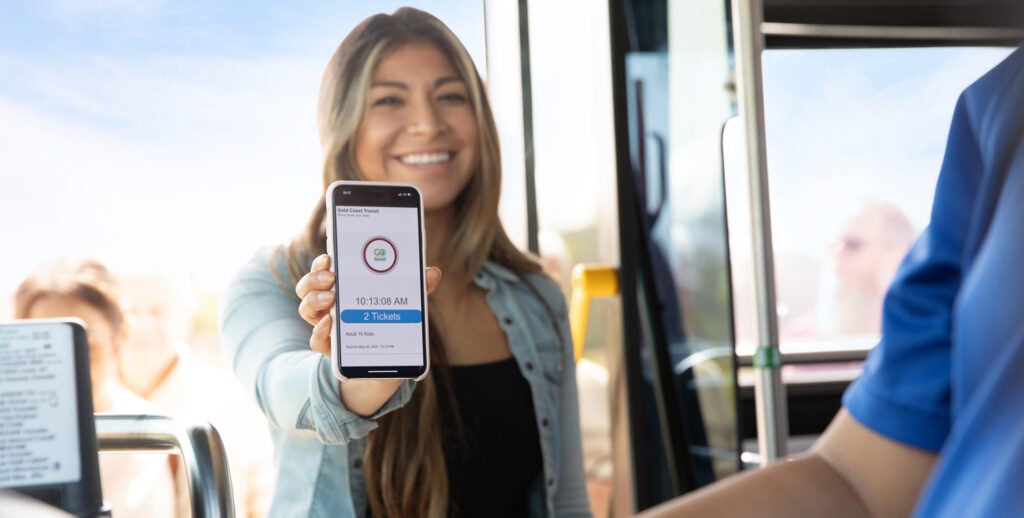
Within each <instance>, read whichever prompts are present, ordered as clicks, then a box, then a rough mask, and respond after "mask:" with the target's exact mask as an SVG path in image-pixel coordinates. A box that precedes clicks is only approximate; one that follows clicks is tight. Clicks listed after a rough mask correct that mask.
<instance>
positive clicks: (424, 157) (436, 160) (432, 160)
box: [398, 151, 455, 165]
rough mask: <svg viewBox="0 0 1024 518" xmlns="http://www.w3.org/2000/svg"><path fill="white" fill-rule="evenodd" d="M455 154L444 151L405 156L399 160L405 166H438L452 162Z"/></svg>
mask: <svg viewBox="0 0 1024 518" xmlns="http://www.w3.org/2000/svg"><path fill="white" fill-rule="evenodd" d="M454 156H455V153H452V152H451V151H444V152H440V153H417V154H414V155H404V156H400V157H398V160H399V161H400V162H402V163H403V164H405V165H437V164H444V163H447V162H450V161H451V159H452V157H454Z"/></svg>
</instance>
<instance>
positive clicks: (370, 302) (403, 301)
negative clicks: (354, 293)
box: [355, 297, 409, 307]
mask: <svg viewBox="0 0 1024 518" xmlns="http://www.w3.org/2000/svg"><path fill="white" fill-rule="evenodd" d="M355 301H356V304H358V305H360V306H375V307H381V306H408V305H409V297H356V298H355Z"/></svg>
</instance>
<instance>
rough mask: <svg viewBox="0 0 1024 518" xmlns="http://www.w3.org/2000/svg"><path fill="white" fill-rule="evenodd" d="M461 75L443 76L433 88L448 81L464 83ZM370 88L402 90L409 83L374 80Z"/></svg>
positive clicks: (407, 87) (435, 82) (407, 86)
mask: <svg viewBox="0 0 1024 518" xmlns="http://www.w3.org/2000/svg"><path fill="white" fill-rule="evenodd" d="M464 82H465V81H463V80H462V78H461V77H456V76H445V77H442V78H439V79H438V80H437V81H434V88H437V87H440V86H443V85H446V84H448V83H464ZM370 88H399V89H402V90H408V89H409V85H407V84H405V83H403V82H401V81H374V82H373V83H370Z"/></svg>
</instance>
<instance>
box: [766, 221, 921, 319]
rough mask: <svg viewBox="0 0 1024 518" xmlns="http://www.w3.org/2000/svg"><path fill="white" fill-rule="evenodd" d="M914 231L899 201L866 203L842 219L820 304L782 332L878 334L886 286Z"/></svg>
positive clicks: (826, 263)
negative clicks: (848, 217)
mask: <svg viewBox="0 0 1024 518" xmlns="http://www.w3.org/2000/svg"><path fill="white" fill-rule="evenodd" d="M916 234H917V231H916V230H915V229H914V225H913V224H912V223H911V222H910V219H909V218H907V216H906V214H904V213H903V211H902V210H900V209H899V207H896V206H895V205H893V204H891V203H885V202H871V203H867V204H865V205H864V206H863V207H862V208H861V209H860V211H858V212H857V214H855V215H854V216H853V217H852V218H850V219H849V220H848V221H846V223H844V224H843V228H842V231H841V232H840V233H839V237H838V239H837V240H836V242H835V243H834V244H833V245H832V246H831V247H830V248H829V253H828V256H827V258H826V260H825V261H824V262H823V264H822V266H823V268H822V270H823V271H822V275H821V278H822V282H821V288H820V289H819V290H818V291H819V295H818V304H817V307H816V308H815V310H814V311H813V312H812V313H808V314H803V315H798V316H796V317H795V318H793V319H792V320H791V321H790V322H788V323H787V324H786V325H783V326H781V327H782V328H781V330H780V334H781V335H782V336H783V338H787V337H793V338H796V337H818V338H831V337H837V336H849V335H876V336H877V335H878V333H879V332H880V331H881V329H882V300H883V299H884V298H885V292H886V289H887V288H888V287H889V283H890V282H892V279H893V276H894V275H895V274H896V269H897V268H898V267H899V264H900V261H901V260H902V259H903V256H904V255H906V253H907V249H909V248H910V245H912V244H913V243H914V238H915V237H916Z"/></svg>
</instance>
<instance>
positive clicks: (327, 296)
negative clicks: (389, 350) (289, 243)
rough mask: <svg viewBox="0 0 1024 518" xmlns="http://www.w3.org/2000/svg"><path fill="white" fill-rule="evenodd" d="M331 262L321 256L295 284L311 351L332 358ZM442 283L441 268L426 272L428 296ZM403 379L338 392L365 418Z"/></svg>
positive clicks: (355, 384) (359, 383) (355, 383)
mask: <svg viewBox="0 0 1024 518" xmlns="http://www.w3.org/2000/svg"><path fill="white" fill-rule="evenodd" d="M330 266H331V260H330V257H328V256H327V254H321V255H320V256H319V257H317V258H316V259H314V260H313V265H312V266H311V267H310V269H309V273H307V274H306V275H303V276H302V278H301V279H299V282H298V283H297V284H296V285H295V293H296V294H297V295H298V296H299V298H301V299H302V302H301V303H299V315H301V316H302V319H303V320H305V321H306V322H309V323H310V324H313V333H312V334H311V335H310V336H309V348H310V349H313V350H314V351H316V352H318V353H320V354H323V355H324V356H330V355H331V326H332V325H333V323H332V319H331V306H332V305H333V304H334V297H335V294H334V272H332V271H330ZM440 282H441V269H440V268H437V267H436V266H431V267H429V268H427V270H426V284H427V293H428V294H430V293H432V292H433V291H434V290H435V289H437V286H438V284H440ZM401 383H402V380H397V379H394V380H393V379H379V380H378V379H365V380H362V379H361V380H351V381H349V382H348V383H340V384H339V385H338V392H339V393H340V394H341V402H342V404H344V405H345V407H346V408H348V409H349V410H351V411H352V412H355V413H356V414H359V415H361V416H369V415H373V413H374V412H376V411H377V410H378V409H380V407H381V406H382V405H384V403H385V402H386V401H387V400H388V399H389V398H390V397H391V395H392V394H394V393H395V391H396V390H398V387H399V385H401Z"/></svg>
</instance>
